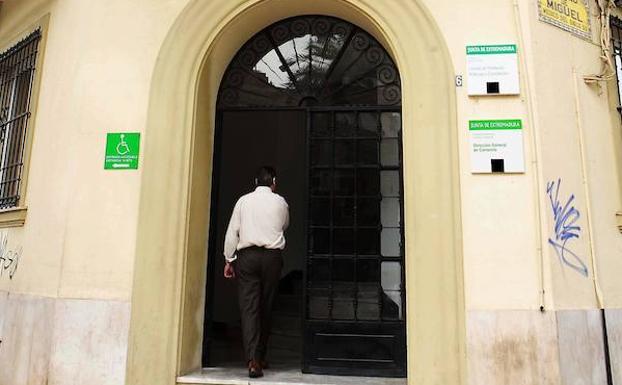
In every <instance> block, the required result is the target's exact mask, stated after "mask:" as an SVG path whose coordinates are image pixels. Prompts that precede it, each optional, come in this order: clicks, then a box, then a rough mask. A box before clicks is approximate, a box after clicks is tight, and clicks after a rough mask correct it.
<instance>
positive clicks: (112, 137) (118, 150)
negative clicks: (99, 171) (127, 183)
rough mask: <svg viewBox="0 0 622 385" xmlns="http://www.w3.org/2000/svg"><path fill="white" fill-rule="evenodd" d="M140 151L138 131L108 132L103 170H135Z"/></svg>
mask: <svg viewBox="0 0 622 385" xmlns="http://www.w3.org/2000/svg"><path fill="white" fill-rule="evenodd" d="M139 151H140V132H120V133H108V135H107V137H106V160H105V162H104V170H136V169H138V154H139Z"/></svg>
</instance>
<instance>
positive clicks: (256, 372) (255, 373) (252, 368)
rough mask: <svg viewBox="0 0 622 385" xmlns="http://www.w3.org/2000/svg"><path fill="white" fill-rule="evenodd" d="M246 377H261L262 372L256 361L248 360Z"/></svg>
mask: <svg viewBox="0 0 622 385" xmlns="http://www.w3.org/2000/svg"><path fill="white" fill-rule="evenodd" d="M248 376H249V377H250V378H259V377H263V370H262V368H261V364H260V363H259V362H258V361H255V360H250V361H249V363H248Z"/></svg>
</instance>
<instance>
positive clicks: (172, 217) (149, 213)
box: [126, 0, 466, 385]
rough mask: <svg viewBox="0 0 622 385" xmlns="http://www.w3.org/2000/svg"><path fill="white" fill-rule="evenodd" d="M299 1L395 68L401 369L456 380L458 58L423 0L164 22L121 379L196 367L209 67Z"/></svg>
mask: <svg viewBox="0 0 622 385" xmlns="http://www.w3.org/2000/svg"><path fill="white" fill-rule="evenodd" d="M302 14H326V15H330V16H336V17H339V18H342V19H344V20H347V21H350V22H352V23H354V24H357V25H359V26H360V27H361V28H363V29H365V30H366V31H367V32H369V33H371V34H372V35H373V36H374V37H376V39H377V40H378V41H380V42H381V43H382V44H383V46H384V47H385V49H386V50H387V51H388V52H389V53H390V54H391V55H392V56H393V58H394V61H395V62H396V64H397V66H398V68H399V70H400V75H401V78H402V92H403V103H402V105H403V106H404V108H403V109H402V127H403V128H404V131H403V140H404V142H403V143H404V144H403V146H404V152H403V156H404V165H403V167H404V200H405V202H404V211H405V232H406V269H405V273H406V290H407V300H408V304H407V306H408V308H409V309H410V311H409V313H408V319H407V340H408V358H407V359H408V382H409V383H410V384H417V385H427V384H438V383H444V384H464V383H465V381H466V358H465V357H466V342H465V340H466V331H465V309H464V282H463V281H464V276H463V266H462V240H461V234H462V232H461V218H460V185H459V167H458V129H457V119H456V91H455V87H454V83H453V80H454V73H455V70H454V66H453V64H452V60H451V56H450V54H449V51H448V48H447V44H446V42H445V40H444V37H443V34H442V32H441V30H440V28H439V27H438V25H437V24H436V22H435V20H434V16H433V15H432V14H431V12H429V10H428V9H427V8H426V7H425V6H424V5H422V4H421V1H420V0H413V1H403V2H379V1H375V0H373V1H372V0H315V1H313V2H309V1H304V0H213V1H210V2H204V1H202V0H188V3H187V5H186V7H185V8H184V9H183V11H181V13H180V14H179V16H178V17H177V19H176V20H175V22H174V23H173V25H172V26H171V28H170V30H169V32H168V34H167V35H166V38H165V40H164V43H163V45H162V47H161V50H160V53H159V55H158V60H157V61H156V64H155V68H154V72H153V76H152V83H151V89H150V97H149V107H148V112H147V123H146V128H145V139H144V140H145V146H144V153H143V161H142V162H141V164H142V165H143V166H142V170H141V173H142V174H141V186H140V203H139V212H138V226H137V233H136V253H135V264H134V279H133V287H132V305H131V306H132V310H131V319H130V332H129V341H128V358H127V373H126V374H127V375H126V382H127V383H128V384H132V385H134V384H150V385H154V384H157V385H159V384H162V385H164V384H167V385H171V384H175V383H176V382H177V380H176V379H177V376H179V375H181V374H185V373H188V372H191V371H193V370H196V369H197V368H198V367H200V360H201V353H200V352H201V345H202V343H201V338H202V337H201V336H202V329H203V322H202V321H203V320H202V317H203V316H202V314H203V310H204V304H205V293H204V287H205V280H206V274H205V265H206V263H207V261H206V243H207V242H206V239H207V228H208V224H209V223H208V220H207V213H209V209H210V199H209V194H210V191H211V183H210V180H211V160H210V158H211V155H212V150H213V134H214V127H213V124H214V121H215V120H214V118H215V102H216V95H217V91H218V86H219V83H220V77H221V76H222V74H223V73H224V70H225V68H226V65H227V63H228V62H229V60H230V59H231V57H232V56H233V55H234V54H235V52H236V51H237V50H238V48H239V47H240V46H241V45H242V44H243V43H244V42H245V41H246V40H248V39H249V38H250V37H251V36H253V35H254V34H255V33H256V31H259V30H261V29H262V28H263V27H265V26H267V25H270V24H272V23H273V22H276V21H278V20H281V19H285V18H287V17H291V16H296V15H302ZM405 37H408V38H405ZM206 165H207V166H206ZM163 175H164V176H165V177H163ZM415 181H416V182H415ZM155 314H157V316H154V315H155Z"/></svg>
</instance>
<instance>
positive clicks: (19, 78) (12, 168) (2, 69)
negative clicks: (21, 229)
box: [0, 30, 41, 209]
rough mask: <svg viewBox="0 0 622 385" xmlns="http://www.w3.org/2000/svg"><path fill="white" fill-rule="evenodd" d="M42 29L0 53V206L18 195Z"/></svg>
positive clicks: (9, 203)
mask: <svg viewBox="0 0 622 385" xmlns="http://www.w3.org/2000/svg"><path fill="white" fill-rule="evenodd" d="M40 40H41V31H40V30H37V31H35V32H33V33H31V34H30V35H29V36H27V37H26V38H24V39H23V40H22V41H20V42H19V43H17V44H16V45H14V46H13V47H11V48H9V49H8V50H7V51H5V52H3V53H0V209H6V208H10V207H15V206H17V205H18V203H19V199H20V186H21V181H22V175H23V168H24V147H25V142H26V137H27V135H26V133H27V128H28V121H29V119H30V115H31V113H30V104H31V94H32V84H33V79H34V73H35V65H36V59H37V52H38V46H39V41H40Z"/></svg>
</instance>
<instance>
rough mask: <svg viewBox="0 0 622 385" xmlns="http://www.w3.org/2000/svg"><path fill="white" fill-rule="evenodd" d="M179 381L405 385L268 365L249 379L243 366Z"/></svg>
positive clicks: (220, 384) (239, 384) (392, 380)
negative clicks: (269, 367) (257, 376)
mask: <svg viewBox="0 0 622 385" xmlns="http://www.w3.org/2000/svg"><path fill="white" fill-rule="evenodd" d="M177 382H178V383H180V384H213V385H256V384H257V385H259V384H261V385H267V384H270V385H294V384H300V385H306V384H309V385H406V379H405V378H375V377H343V376H339V377H336V376H321V375H313V374H302V373H301V372H300V369H292V368H278V367H275V368H271V369H268V370H265V371H264V377H262V378H259V379H251V378H248V373H247V371H246V369H244V368H242V367H240V368H229V367H228V368H205V369H202V370H201V371H200V372H195V373H192V374H188V375H186V376H182V377H178V378H177Z"/></svg>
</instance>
